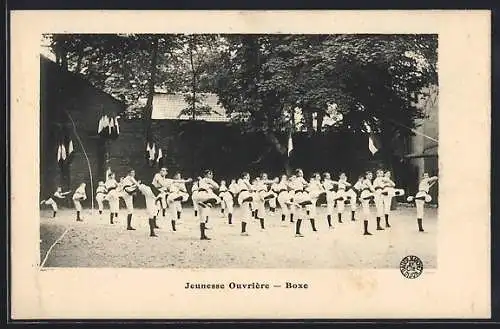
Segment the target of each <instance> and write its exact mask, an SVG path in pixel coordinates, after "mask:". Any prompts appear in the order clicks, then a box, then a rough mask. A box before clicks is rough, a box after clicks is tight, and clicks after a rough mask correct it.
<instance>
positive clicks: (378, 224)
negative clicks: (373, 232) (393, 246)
mask: <svg viewBox="0 0 500 329" xmlns="http://www.w3.org/2000/svg"><path fill="white" fill-rule="evenodd" d="M380 219H381V218H380V217H377V231H383V230H384V229H383V228H382V226H380Z"/></svg>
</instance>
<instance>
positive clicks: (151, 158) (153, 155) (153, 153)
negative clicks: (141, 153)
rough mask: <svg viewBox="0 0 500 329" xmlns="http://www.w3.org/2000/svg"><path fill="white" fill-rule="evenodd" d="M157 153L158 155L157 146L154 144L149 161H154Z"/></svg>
mask: <svg viewBox="0 0 500 329" xmlns="http://www.w3.org/2000/svg"><path fill="white" fill-rule="evenodd" d="M155 153H156V148H155V144H153V147H152V148H151V149H150V150H149V160H151V161H154V159H155Z"/></svg>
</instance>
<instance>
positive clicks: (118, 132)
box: [115, 117, 120, 135]
mask: <svg viewBox="0 0 500 329" xmlns="http://www.w3.org/2000/svg"><path fill="white" fill-rule="evenodd" d="M115 126H116V134H117V135H120V126H119V125H118V117H115Z"/></svg>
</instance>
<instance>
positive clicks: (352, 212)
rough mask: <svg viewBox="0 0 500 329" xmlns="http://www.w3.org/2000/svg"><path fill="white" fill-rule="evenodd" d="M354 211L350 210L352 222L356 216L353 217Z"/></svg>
mask: <svg viewBox="0 0 500 329" xmlns="http://www.w3.org/2000/svg"><path fill="white" fill-rule="evenodd" d="M355 213H356V212H355V211H351V220H352V221H353V222H354V221H355V220H356V218H354V214H355Z"/></svg>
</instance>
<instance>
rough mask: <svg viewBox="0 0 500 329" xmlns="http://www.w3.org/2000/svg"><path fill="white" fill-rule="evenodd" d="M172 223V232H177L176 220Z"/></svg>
mask: <svg viewBox="0 0 500 329" xmlns="http://www.w3.org/2000/svg"><path fill="white" fill-rule="evenodd" d="M170 222H171V223H172V231H174V232H175V231H176V229H175V220H172V221H170ZM203 224H205V223H203Z"/></svg>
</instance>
